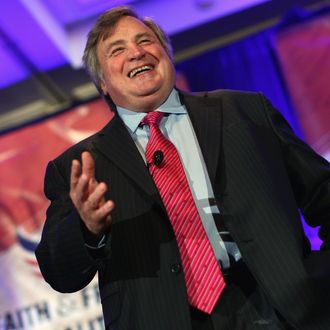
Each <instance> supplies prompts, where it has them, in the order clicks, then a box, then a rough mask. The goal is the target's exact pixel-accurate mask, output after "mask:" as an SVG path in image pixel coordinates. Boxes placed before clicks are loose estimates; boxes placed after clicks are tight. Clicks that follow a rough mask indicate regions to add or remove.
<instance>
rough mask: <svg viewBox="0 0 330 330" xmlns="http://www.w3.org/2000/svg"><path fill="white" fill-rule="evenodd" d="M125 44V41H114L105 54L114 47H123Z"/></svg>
mask: <svg viewBox="0 0 330 330" xmlns="http://www.w3.org/2000/svg"><path fill="white" fill-rule="evenodd" d="M123 44H125V40H123V39H118V40H115V41H112V42H110V43H109V44H108V45H107V47H106V48H105V54H108V53H109V52H110V50H111V48H112V47H115V46H121V45H123Z"/></svg>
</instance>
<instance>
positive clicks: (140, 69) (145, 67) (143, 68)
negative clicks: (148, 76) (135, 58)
mask: <svg viewBox="0 0 330 330" xmlns="http://www.w3.org/2000/svg"><path fill="white" fill-rule="evenodd" d="M153 68H154V67H153V66H152V65H143V66H140V67H138V68H135V69H133V70H132V71H130V72H129V73H128V75H127V76H128V77H129V78H133V77H136V76H138V75H140V74H142V73H144V72H147V71H150V70H152V69H153Z"/></svg>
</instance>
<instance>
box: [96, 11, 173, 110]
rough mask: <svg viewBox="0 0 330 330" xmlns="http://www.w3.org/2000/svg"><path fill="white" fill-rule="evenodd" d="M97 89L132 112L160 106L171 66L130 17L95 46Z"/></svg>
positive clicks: (170, 79)
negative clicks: (100, 73)
mask: <svg viewBox="0 0 330 330" xmlns="http://www.w3.org/2000/svg"><path fill="white" fill-rule="evenodd" d="M97 56H98V59H99V63H100V66H101V70H102V74H103V77H102V80H101V88H102V90H103V92H104V93H105V94H109V96H110V97H111V99H112V100H113V102H114V103H115V104H116V105H118V106H121V107H124V108H127V109H129V110H132V111H136V112H148V111H152V110H154V109H156V108H157V107H158V106H159V105H161V104H162V103H163V102H164V101H165V100H166V98H167V96H168V95H169V93H170V92H171V90H172V88H173V86H174V81H175V70H174V66H173V64H172V62H171V60H170V58H169V56H168V55H167V53H166V51H165V49H164V48H163V47H162V45H161V44H160V42H159V40H158V38H157V37H156V35H155V34H154V32H153V31H152V30H151V29H150V28H148V27H147V26H146V25H144V24H143V22H141V21H139V20H137V19H136V18H134V17H131V16H126V17H123V18H121V19H120V21H119V22H118V23H117V25H116V26H115V28H114V30H113V31H112V33H110V34H109V36H108V37H107V38H106V39H105V40H102V39H101V40H100V41H99V43H98V45H97Z"/></svg>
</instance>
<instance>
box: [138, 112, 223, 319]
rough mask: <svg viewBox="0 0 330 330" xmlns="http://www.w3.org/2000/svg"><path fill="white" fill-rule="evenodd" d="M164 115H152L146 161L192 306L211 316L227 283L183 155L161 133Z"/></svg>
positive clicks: (145, 120) (148, 119)
mask: <svg viewBox="0 0 330 330" xmlns="http://www.w3.org/2000/svg"><path fill="white" fill-rule="evenodd" d="M163 115H164V114H163V113H162V112H158V111H153V112H149V113H148V114H147V115H146V116H145V117H144V118H143V120H142V122H141V124H143V125H148V126H149V128H150V137H149V142H148V144H147V147H146V159H147V164H149V165H148V167H149V171H150V173H151V175H152V178H153V180H154V182H155V184H156V186H157V189H158V191H159V194H160V196H161V198H162V200H163V203H164V205H165V208H166V211H167V214H168V217H169V219H170V222H171V224H172V227H173V230H174V234H175V237H176V240H177V243H178V246H179V251H180V256H181V261H182V266H183V271H184V276H185V282H186V288H187V295H188V300H189V303H190V304H191V305H192V306H193V307H196V308H198V309H199V310H201V311H203V312H205V313H208V314H210V313H211V312H212V310H213V308H214V306H215V304H216V302H217V300H218V298H219V296H220V294H221V292H222V291H223V289H224V288H225V286H226V284H225V281H224V278H223V276H222V273H221V270H220V268H219V265H218V262H217V260H216V258H215V255H214V252H213V250H212V247H211V244H210V241H209V239H208V237H207V235H206V232H205V230H204V227H203V224H202V221H201V218H200V216H199V214H198V211H197V208H196V205H195V202H194V199H193V197H192V194H191V191H190V188H189V185H188V182H187V178H186V175H185V173H184V169H183V166H182V164H181V161H180V157H179V154H178V152H177V150H176V148H175V146H174V145H173V144H172V142H170V141H169V140H168V139H166V138H165V137H164V135H163V134H162V133H161V131H160V129H159V127H158V125H159V122H160V121H161V119H162V117H163Z"/></svg>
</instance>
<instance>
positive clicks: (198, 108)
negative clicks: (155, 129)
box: [180, 94, 222, 184]
mask: <svg viewBox="0 0 330 330" xmlns="http://www.w3.org/2000/svg"><path fill="white" fill-rule="evenodd" d="M180 96H181V100H182V102H183V104H185V106H186V108H187V110H188V113H189V117H190V119H191V122H192V124H193V127H194V130H195V133H196V136H197V140H198V142H199V145H200V148H201V150H202V154H203V157H204V160H205V163H206V167H207V170H208V173H209V177H210V180H211V182H212V183H213V184H214V182H215V179H216V174H217V169H218V164H219V160H220V151H221V145H222V141H221V139H222V129H221V127H222V108H221V103H220V102H219V101H218V100H216V99H211V98H206V97H200V96H194V95H189V94H181V95H180Z"/></svg>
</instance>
